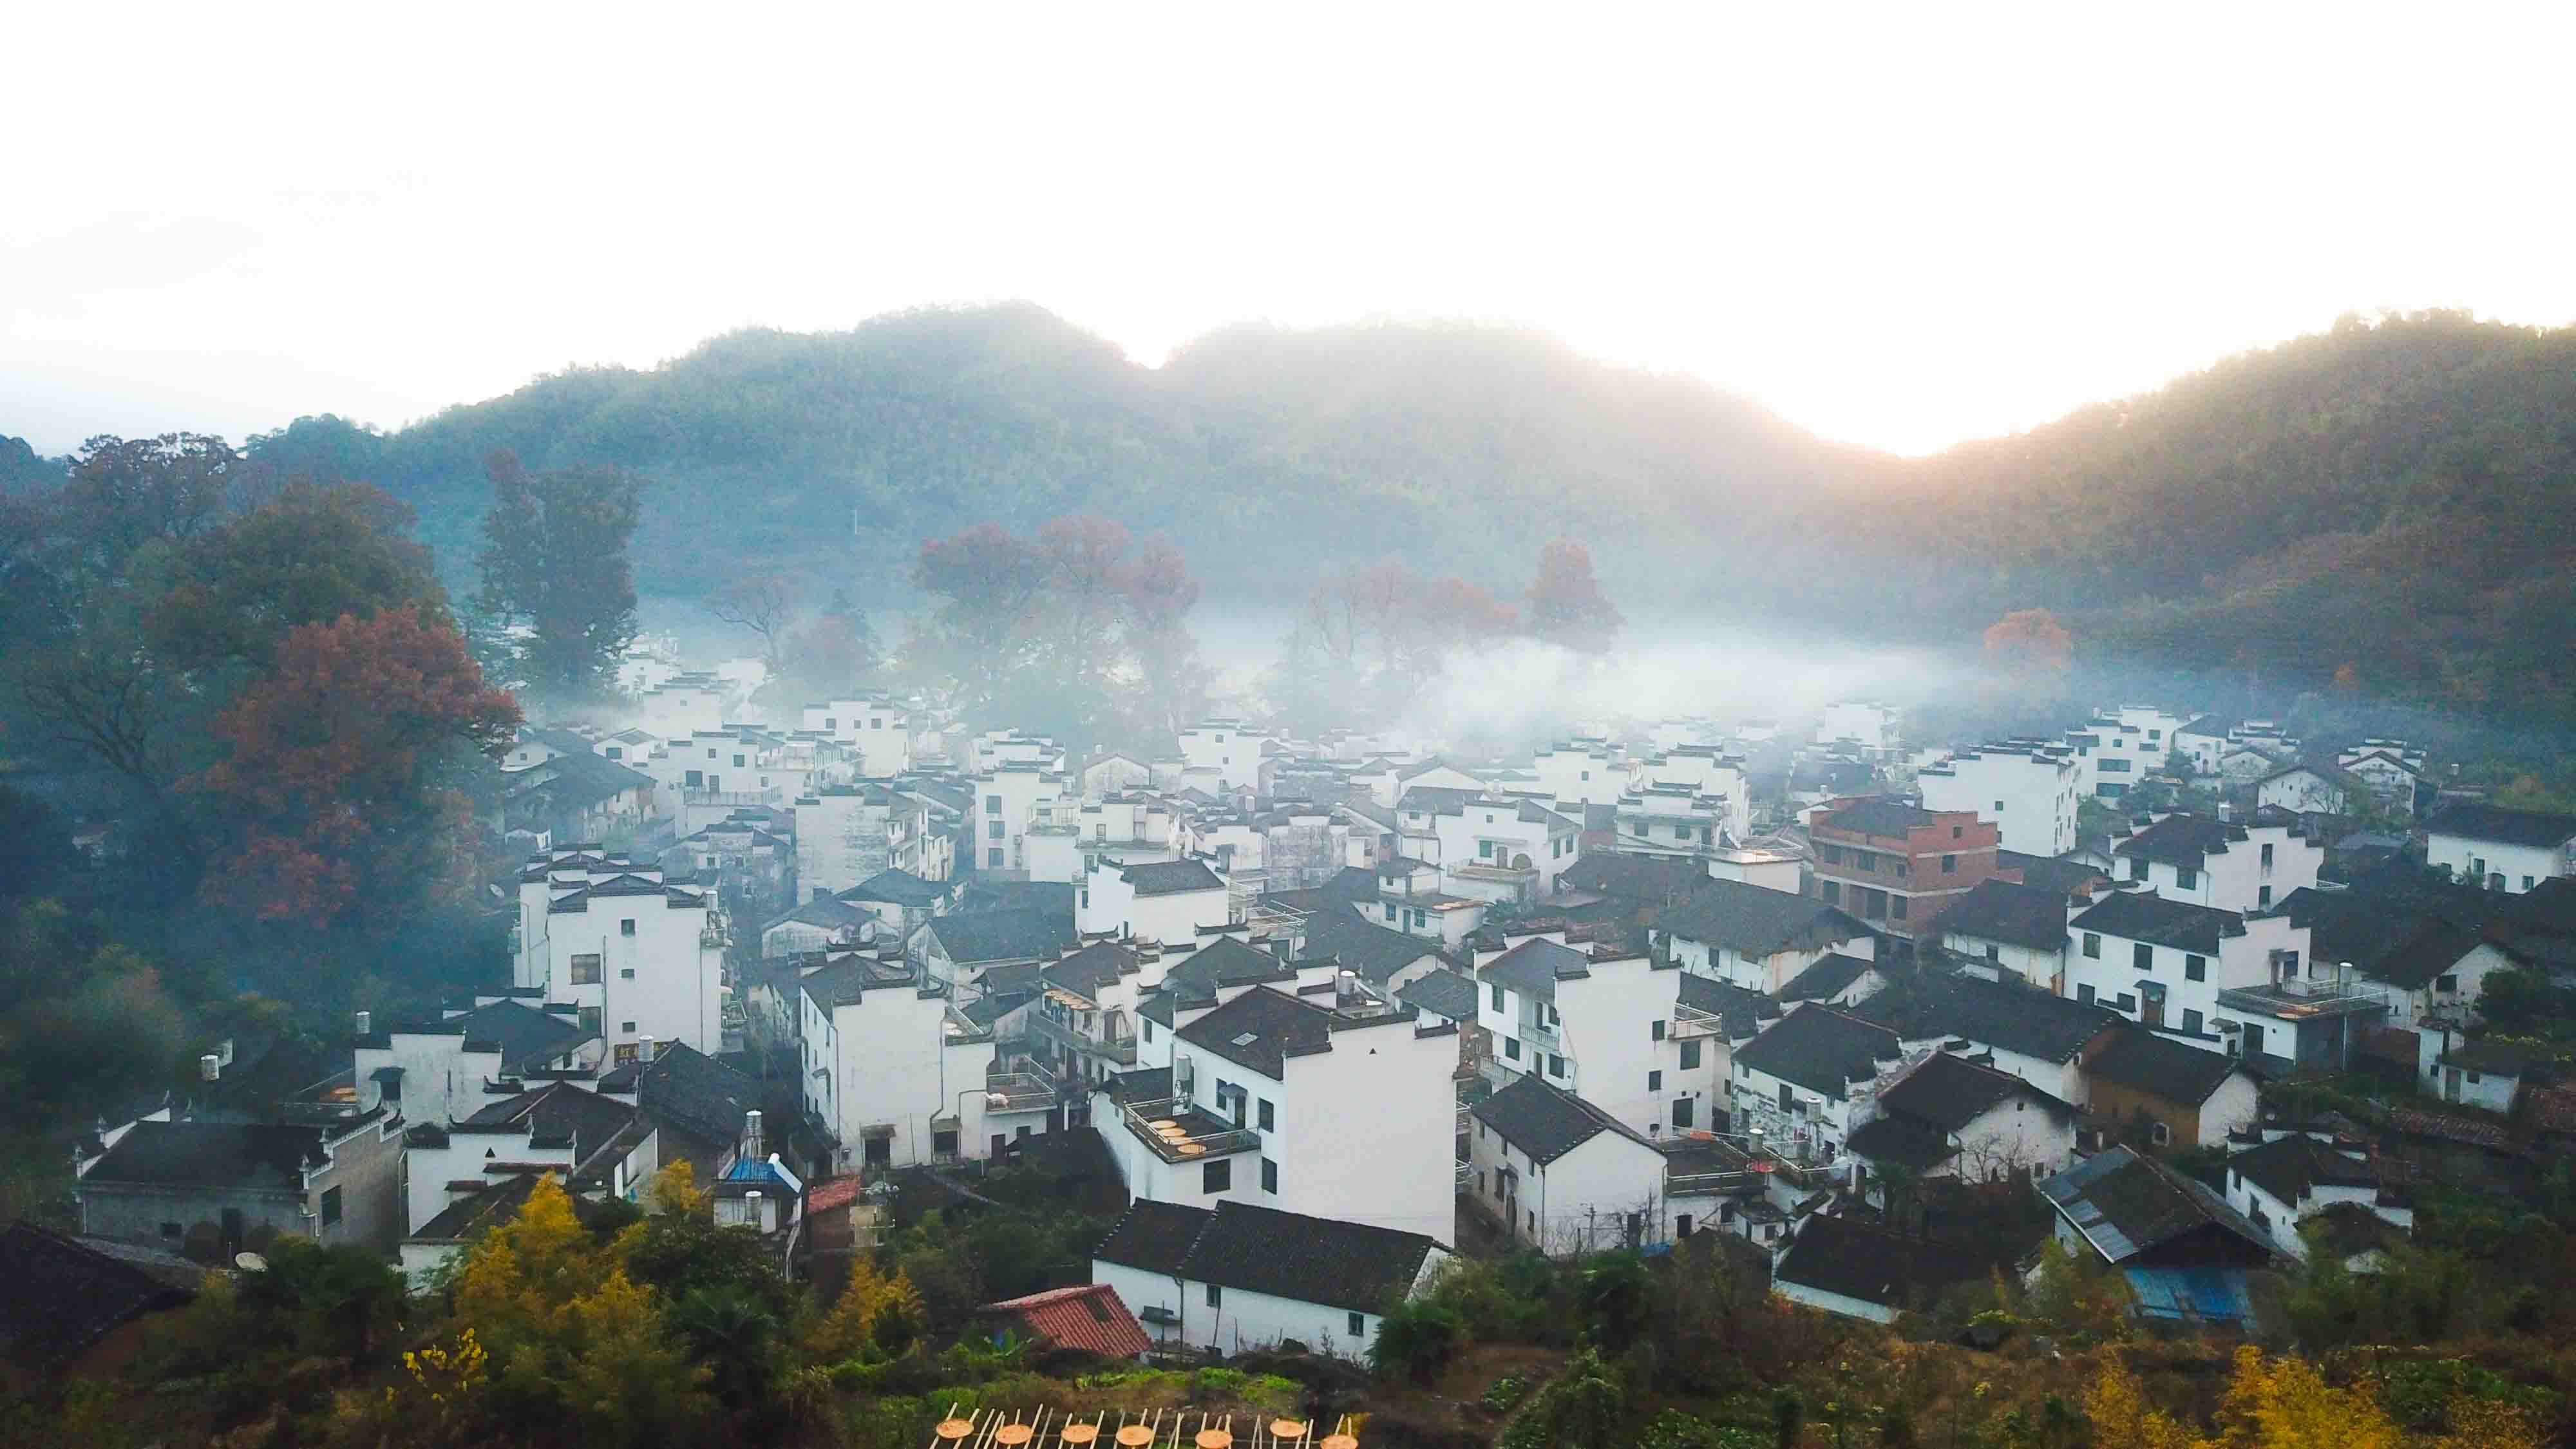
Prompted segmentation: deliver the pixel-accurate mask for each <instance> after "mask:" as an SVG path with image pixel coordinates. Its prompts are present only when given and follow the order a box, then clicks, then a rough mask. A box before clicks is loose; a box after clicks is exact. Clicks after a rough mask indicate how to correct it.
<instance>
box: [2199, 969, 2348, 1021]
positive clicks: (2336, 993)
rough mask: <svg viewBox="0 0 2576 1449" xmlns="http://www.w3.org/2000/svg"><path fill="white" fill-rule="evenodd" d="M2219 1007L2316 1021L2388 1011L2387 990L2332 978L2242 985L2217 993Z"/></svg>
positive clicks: (2260, 1014) (2284, 978)
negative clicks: (2262, 984)
mask: <svg viewBox="0 0 2576 1449" xmlns="http://www.w3.org/2000/svg"><path fill="white" fill-rule="evenodd" d="M2218 1004H2219V1005H2221V1006H2223V1007H2226V1008H2227V1009H2229V1010H2230V1011H2242V1012H2246V1013H2249V1014H2251V1015H2256V1016H2268V1017H2272V1018H2275V1019H2276V1020H2281V1021H2314V1020H2319V1019H2322V1018H2326V1017H2336V1016H2363V1015H2370V1014H2374V1013H2379V1012H2384V1011H2386V1010H2388V1006H2389V1001H2388V989H2387V988H2386V987H2383V986H2372V985H2368V984H2366V983H2362V982H2357V981H2337V980H2334V979H2333V978H2331V977H2329V978H2325V979H2321V980H2313V981H2311V980H2303V979H2301V978H2299V977H2296V976H2285V977H2283V978H2282V979H2281V980H2279V981H2276V982H2273V983H2272V984H2271V985H2269V986H2240V987H2235V988H2232V989H2230V990H2225V991H2221V992H2219V993H2218Z"/></svg>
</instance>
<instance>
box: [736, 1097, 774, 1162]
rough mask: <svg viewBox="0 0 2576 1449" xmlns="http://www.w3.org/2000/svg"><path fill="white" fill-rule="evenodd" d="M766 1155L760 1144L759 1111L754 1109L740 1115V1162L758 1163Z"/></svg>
mask: <svg viewBox="0 0 2576 1449" xmlns="http://www.w3.org/2000/svg"><path fill="white" fill-rule="evenodd" d="M767 1155H768V1154H767V1150H766V1149H765V1148H763V1147H762V1146H761V1143H760V1109H759V1108H757V1107H754V1108H753V1109H751V1110H750V1111H748V1112H745V1113H743V1114H742V1160H743V1161H745V1162H759V1161H762V1160H763V1159H764V1158H765V1157H766V1156H767Z"/></svg>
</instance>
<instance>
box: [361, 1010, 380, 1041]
mask: <svg viewBox="0 0 2576 1449" xmlns="http://www.w3.org/2000/svg"><path fill="white" fill-rule="evenodd" d="M375 1024H376V1014H375V1013H374V1012H372V1011H362V1012H359V1013H358V1035H360V1036H367V1035H370V1034H372V1033H373V1032H374V1031H375Z"/></svg>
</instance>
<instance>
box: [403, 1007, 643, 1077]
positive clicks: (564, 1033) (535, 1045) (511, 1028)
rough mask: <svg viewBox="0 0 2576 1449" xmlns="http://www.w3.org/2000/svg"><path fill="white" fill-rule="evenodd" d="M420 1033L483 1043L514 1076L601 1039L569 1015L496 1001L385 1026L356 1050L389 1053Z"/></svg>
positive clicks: (567, 1012)
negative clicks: (402, 1037) (396, 1041)
mask: <svg viewBox="0 0 2576 1449" xmlns="http://www.w3.org/2000/svg"><path fill="white" fill-rule="evenodd" d="M398 1032H399V1033H404V1034H410V1033H424V1034H427V1035H432V1036H457V1037H463V1038H464V1039H465V1040H467V1041H469V1042H482V1043H485V1044H487V1045H488V1046H491V1047H496V1048H498V1049H499V1050H500V1053H501V1070H502V1071H503V1072H505V1073H517V1072H521V1071H524V1070H527V1069H529V1068H530V1067H531V1066H533V1065H536V1064H541V1063H544V1062H550V1061H553V1060H554V1059H556V1058H557V1057H564V1056H569V1055H571V1054H572V1050H573V1048H575V1047H577V1046H580V1045H581V1044H582V1043H583V1042H586V1041H593V1040H596V1039H597V1038H598V1036H599V1033H597V1032H595V1031H584V1030H583V1029H582V1027H581V1022H580V1019H579V1018H578V1017H576V1016H574V1015H573V1014H572V1013H571V1012H569V1011H563V1012H554V1011H539V1010H537V1009H536V1008H534V1007H531V1006H529V1005H527V1004H525V1003H524V1002H519V1001H495V1002H493V1003H492V1004H491V1005H489V1006H478V1007H476V1008H474V1009H473V1010H472V1011H469V1012H466V1013H464V1014H463V1015H461V1016H451V1017H448V1018H446V1019H444V1020H441V1021H422V1022H398V1023H393V1024H389V1025H387V1026H386V1027H385V1028H384V1029H383V1030H381V1031H378V1032H376V1033H375V1034H373V1035H371V1036H365V1037H360V1038H359V1039H358V1045H360V1046H362V1047H370V1048H373V1049H375V1050H378V1051H384V1050H390V1049H391V1048H392V1046H393V1037H394V1035H395V1034H396V1033H398Z"/></svg>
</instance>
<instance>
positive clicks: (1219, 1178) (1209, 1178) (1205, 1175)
mask: <svg viewBox="0 0 2576 1449" xmlns="http://www.w3.org/2000/svg"><path fill="white" fill-rule="evenodd" d="M1232 1186H1234V1164H1233V1163H1232V1162H1230V1161H1219V1162H1210V1163H1206V1164H1204V1165H1203V1166H1201V1167H1200V1168H1199V1191H1201V1192H1223V1191H1225V1190H1226V1189H1228V1188H1230V1187H1232Z"/></svg>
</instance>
